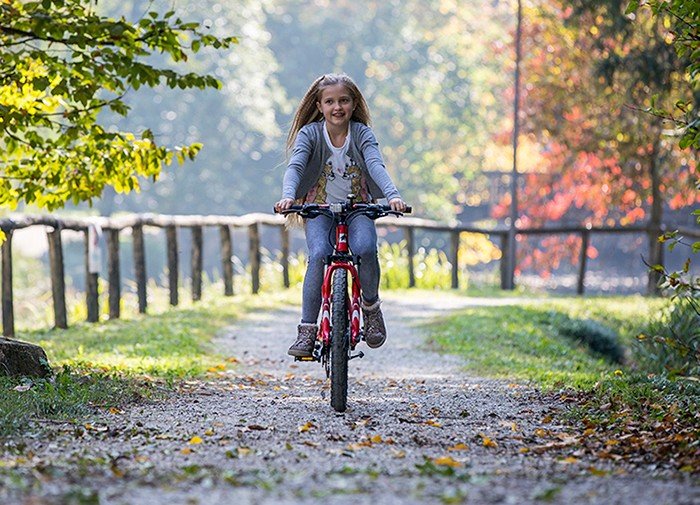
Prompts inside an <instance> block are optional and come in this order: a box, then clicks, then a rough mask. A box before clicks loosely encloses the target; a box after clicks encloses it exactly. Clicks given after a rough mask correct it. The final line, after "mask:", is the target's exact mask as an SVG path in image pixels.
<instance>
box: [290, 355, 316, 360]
mask: <svg viewBox="0 0 700 505" xmlns="http://www.w3.org/2000/svg"><path fill="white" fill-rule="evenodd" d="M294 361H316V359H315V358H314V357H313V356H294Z"/></svg>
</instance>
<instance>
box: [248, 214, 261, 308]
mask: <svg viewBox="0 0 700 505" xmlns="http://www.w3.org/2000/svg"><path fill="white" fill-rule="evenodd" d="M248 250H249V254H248V262H249V263H250V277H251V285H252V291H253V294H254V295H255V294H257V293H258V291H260V228H259V227H258V223H253V224H251V225H250V226H248Z"/></svg>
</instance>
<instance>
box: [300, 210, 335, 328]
mask: <svg viewBox="0 0 700 505" xmlns="http://www.w3.org/2000/svg"><path fill="white" fill-rule="evenodd" d="M332 225H333V222H332V221H331V220H330V219H329V218H327V217H326V216H319V217H317V218H314V219H307V220H306V223H305V231H306V247H307V248H308V250H309V261H308V265H307V266H306V275H304V285H303V291H302V300H301V322H302V323H312V324H316V321H317V320H318V313H319V310H320V309H321V285H322V284H323V270H324V264H323V261H324V260H325V259H326V256H328V255H329V254H331V253H332V252H333V247H332V246H331V244H330V243H329V242H328V237H329V233H330V232H331V227H332ZM331 238H332V239H334V238H335V237H331Z"/></svg>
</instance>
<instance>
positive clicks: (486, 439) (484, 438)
mask: <svg viewBox="0 0 700 505" xmlns="http://www.w3.org/2000/svg"><path fill="white" fill-rule="evenodd" d="M481 444H482V445H483V446H484V447H498V444H497V443H496V442H495V441H494V440H492V439H491V438H489V437H487V436H485V435H481Z"/></svg>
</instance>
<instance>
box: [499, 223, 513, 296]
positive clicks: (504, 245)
mask: <svg viewBox="0 0 700 505" xmlns="http://www.w3.org/2000/svg"><path fill="white" fill-rule="evenodd" d="M509 250H510V236H509V233H501V289H512V288H510V287H509V286H510V267H509V265H508V262H509V260H510V251H509Z"/></svg>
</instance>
